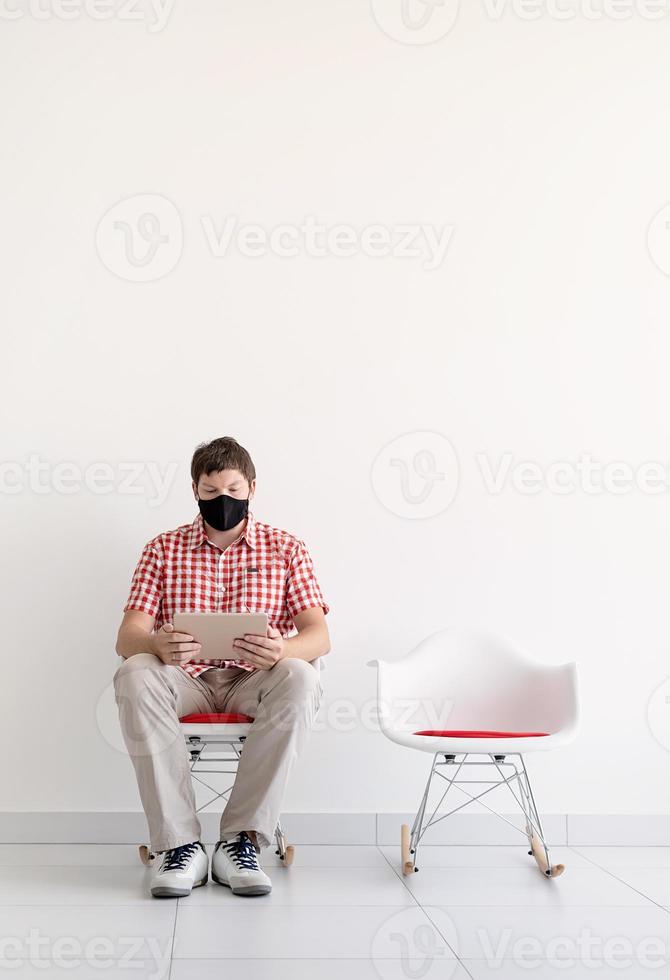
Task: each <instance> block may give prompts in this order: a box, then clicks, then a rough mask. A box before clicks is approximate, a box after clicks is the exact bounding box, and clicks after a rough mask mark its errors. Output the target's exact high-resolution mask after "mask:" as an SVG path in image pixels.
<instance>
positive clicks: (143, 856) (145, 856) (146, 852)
mask: <svg viewBox="0 0 670 980" xmlns="http://www.w3.org/2000/svg"><path fill="white" fill-rule="evenodd" d="M138 850H139V852H140V861H141V862H142V864H146V865H147V866H148V865H150V864H151V862H152V861H153V860H154V858H155V857H156V855H155V854H152V853H151V851H150V849H149V848H148V847H147V845H146V844H140V846H139V848H138Z"/></svg>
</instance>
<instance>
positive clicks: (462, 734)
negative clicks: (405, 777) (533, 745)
mask: <svg viewBox="0 0 670 980" xmlns="http://www.w3.org/2000/svg"><path fill="white" fill-rule="evenodd" d="M414 734H415V735H437V736H439V737H440V738H543V737H544V736H545V735H548V734H549V732H486V731H481V732H474V731H457V730H453V731H433V730H432V729H430V730H428V731H424V732H414Z"/></svg>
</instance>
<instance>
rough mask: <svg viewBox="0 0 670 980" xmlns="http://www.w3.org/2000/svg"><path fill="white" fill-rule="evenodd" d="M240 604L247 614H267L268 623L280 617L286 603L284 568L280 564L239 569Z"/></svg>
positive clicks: (271, 562) (264, 563) (265, 564)
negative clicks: (240, 584) (240, 583)
mask: <svg viewBox="0 0 670 980" xmlns="http://www.w3.org/2000/svg"><path fill="white" fill-rule="evenodd" d="M240 574H241V575H242V576H243V589H242V602H243V605H244V608H245V610H246V611H248V612H254V613H267V615H268V617H269V619H270V622H272V621H273V620H276V619H278V618H279V617H280V616H281V613H282V610H283V608H284V605H285V603H286V568H285V566H284V565H282V564H281V563H280V562H273V561H266V562H263V563H261V564H256V565H254V564H249V565H248V566H247V567H246V568H243V569H241V571H240Z"/></svg>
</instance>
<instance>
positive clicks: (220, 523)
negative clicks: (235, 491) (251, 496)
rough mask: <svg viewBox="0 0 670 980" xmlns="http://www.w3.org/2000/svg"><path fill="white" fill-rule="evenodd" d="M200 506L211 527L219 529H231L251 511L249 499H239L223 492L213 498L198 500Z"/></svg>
mask: <svg viewBox="0 0 670 980" xmlns="http://www.w3.org/2000/svg"><path fill="white" fill-rule="evenodd" d="M198 507H199V508H200V513H201V514H202V516H203V520H205V521H207V523H208V524H209V526H210V527H213V528H214V529H215V530H217V531H230V529H231V527H236V526H237V525H238V524H239V523H240V521H243V520H244V518H245V517H246V516H247V514H248V513H249V500H248V499H247V500H238V498H237V497H231V496H229V494H227V493H221V494H219V496H218V497H212V499H211V500H200V499H199V500H198Z"/></svg>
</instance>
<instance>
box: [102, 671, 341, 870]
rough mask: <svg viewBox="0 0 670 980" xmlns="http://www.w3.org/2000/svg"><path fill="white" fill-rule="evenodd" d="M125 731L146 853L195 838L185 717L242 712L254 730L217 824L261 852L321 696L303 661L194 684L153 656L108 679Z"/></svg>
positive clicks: (209, 674) (206, 677) (215, 674)
mask: <svg viewBox="0 0 670 980" xmlns="http://www.w3.org/2000/svg"><path fill="white" fill-rule="evenodd" d="M114 689H115V691H116V703H117V705H118V707H119V717H120V720H121V730H122V732H123V737H124V740H125V743H126V747H127V748H128V752H129V754H130V757H131V759H132V762H133V765H134V767H135V775H136V776H137V785H138V787H139V791H140V797H141V799H142V806H143V808H144V812H145V814H146V818H147V822H148V824H149V834H150V840H151V849H152V850H153V851H154V852H156V853H157V852H159V851H166V850H169V849H170V848H172V847H179V846H180V845H181V844H189V843H190V842H191V841H195V840H200V836H201V831H200V821H199V820H198V817H197V814H196V810H195V796H194V793H193V785H192V782H191V774H190V770H189V760H188V755H187V752H186V746H185V743H184V736H183V735H182V733H181V730H180V727H179V718H180V717H182V716H183V715H188V714H192V713H194V712H197V713H205V712H216V711H222V712H223V711H225V712H240V713H242V714H246V715H251V716H252V717H253V718H254V724H253V725H252V727H251V730H250V732H249V735H248V736H247V738H246V741H245V743H244V751H243V752H242V756H241V758H240V762H239V765H238V769H237V777H236V779H235V785H234V786H233V789H232V791H231V794H230V798H229V800H228V803H227V805H226V808H225V810H224V812H223V814H222V816H221V832H220V836H221V837H222V838H224V839H225V838H228V837H231V836H233V835H235V834H238V833H240V832H241V831H243V830H245V831H255V832H256V834H257V835H258V842H259V844H261V846H265V847H267V846H268V844H269V843H270V841H271V839H272V836H273V834H274V831H275V828H276V826H277V821H278V819H279V813H280V809H281V803H282V797H283V795H284V790H285V789H286V784H287V781H288V777H289V773H290V771H291V767H292V765H293V763H294V761H295V759H296V758H297V757H298V755H299V753H300V751H301V750H302V748H303V746H304V744H305V742H306V740H307V737H308V735H309V732H310V730H311V727H312V724H313V721H314V717H315V715H316V712H317V710H318V707H319V702H320V700H321V696H322V694H323V689H322V687H321V684H320V681H319V672H318V670H317V669H316V668H315V667H313V666H312V664H309V663H307V662H306V661H304V660H292V659H287V660H280V661H279V663H277V664H276V666H275V667H273V668H272V670H256V671H254V672H253V673H250V672H249V671H245V670H241V669H240V668H238V667H233V668H212V669H211V670H207V671H205V673H204V674H201V675H200V676H199V677H191V676H190V675H189V674H186V673H185V672H184V671H183V670H182V669H181V668H180V667H172V666H168V665H166V664H164V663H162V661H160V660H159V659H158V657H154V656H153V654H149V653H140V654H137V655H136V656H134V657H129V658H128V660H124V662H123V663H122V664H121V666H120V667H119V669H118V670H117V672H116V674H115V675H114Z"/></svg>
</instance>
